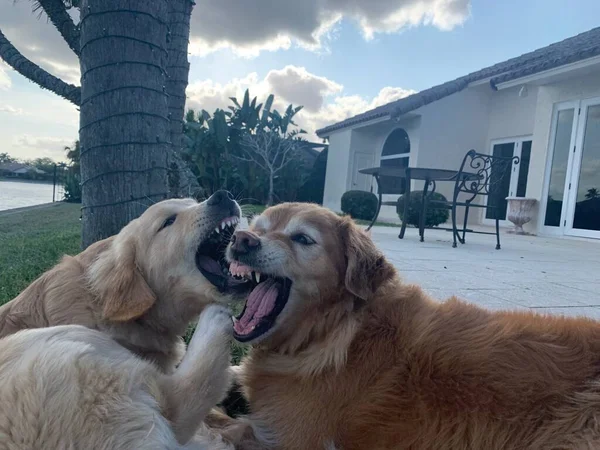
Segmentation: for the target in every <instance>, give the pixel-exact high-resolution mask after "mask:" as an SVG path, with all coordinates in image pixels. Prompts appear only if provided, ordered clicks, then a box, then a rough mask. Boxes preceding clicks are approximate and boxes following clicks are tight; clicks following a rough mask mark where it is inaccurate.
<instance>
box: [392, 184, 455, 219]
mask: <svg viewBox="0 0 600 450" xmlns="http://www.w3.org/2000/svg"><path fill="white" fill-rule="evenodd" d="M427 195H429V194H427ZM422 199H423V191H415V192H411V193H410V204H409V205H408V217H407V218H406V223H408V224H410V225H414V226H415V227H418V226H419V212H420V211H421V201H422ZM429 200H437V201H447V200H446V197H444V196H443V195H442V194H440V193H439V192H434V193H433V196H432V197H430V198H429ZM433 206H434V205H429V207H428V208H427V215H426V216H425V227H437V226H438V225H440V224H442V223H445V222H446V221H447V220H448V218H449V217H450V211H449V210H448V209H447V208H434V207H433ZM396 212H397V213H398V217H400V219H401V220H402V221H404V217H402V216H403V215H404V196H402V197H400V198H399V199H398V203H397V205H396Z"/></svg>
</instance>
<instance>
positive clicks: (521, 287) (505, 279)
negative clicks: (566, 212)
mask: <svg viewBox="0 0 600 450" xmlns="http://www.w3.org/2000/svg"><path fill="white" fill-rule="evenodd" d="M398 232H399V228H388V227H374V228H373V229H372V232H371V233H372V234H371V235H372V238H373V240H374V241H375V242H376V243H377V245H378V246H379V247H380V248H381V249H382V250H383V251H384V253H385V254H386V255H387V257H388V258H389V259H390V260H391V261H392V262H393V264H394V265H395V266H396V268H397V269H398V270H399V271H400V274H401V276H402V278H403V279H404V280H405V281H406V282H410V283H416V284H419V285H421V286H422V287H423V288H424V289H425V290H426V291H427V292H428V293H429V294H430V295H432V296H433V297H434V298H436V299H438V300H445V299H447V298H448V297H450V296H452V295H456V296H457V297H459V298H462V299H463V300H466V301H469V302H472V303H476V304H478V305H481V306H483V307H486V308H489V309H494V310H499V309H500V310H502V309H530V310H535V311H538V312H544V313H549V314H564V315H572V316H580V315H585V316H588V317H591V318H595V319H600V241H598V240H580V239H572V238H564V239H559V238H549V237H541V236H516V235H511V234H507V233H506V232H505V231H502V235H501V240H502V250H495V249H494V245H495V238H494V236H486V235H475V234H467V243H466V244H465V245H460V244H459V247H458V248H452V235H451V233H448V232H446V231H441V230H439V231H438V230H426V232H425V242H419V238H418V231H417V230H416V229H410V228H409V229H408V230H407V232H406V236H405V237H404V239H403V240H399V239H398V237H397V236H398Z"/></svg>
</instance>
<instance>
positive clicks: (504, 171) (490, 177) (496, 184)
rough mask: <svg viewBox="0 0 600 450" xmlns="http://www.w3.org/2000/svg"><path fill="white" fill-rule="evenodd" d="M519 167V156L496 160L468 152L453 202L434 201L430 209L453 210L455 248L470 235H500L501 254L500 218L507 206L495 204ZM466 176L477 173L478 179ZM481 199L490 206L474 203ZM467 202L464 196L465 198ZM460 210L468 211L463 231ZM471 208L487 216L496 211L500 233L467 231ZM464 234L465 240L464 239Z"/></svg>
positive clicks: (456, 183) (498, 237)
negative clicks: (504, 185)
mask: <svg viewBox="0 0 600 450" xmlns="http://www.w3.org/2000/svg"><path fill="white" fill-rule="evenodd" d="M517 164H519V157H518V156H511V157H508V156H495V155H486V154H484V153H477V152H476V151H475V150H470V151H469V152H467V154H466V155H465V157H464V158H463V161H462V163H461V165H460V169H459V172H458V176H457V177H456V181H455V185H454V195H453V198H452V202H444V201H430V202H428V206H429V207H430V208H449V209H451V210H452V234H453V243H452V247H456V246H457V243H456V241H457V240H458V241H459V242H460V243H461V244H464V243H465V235H466V233H476V234H490V235H494V234H495V235H496V250H500V217H499V216H500V214H501V208H502V206H504V207H506V206H505V204H504V203H502V202H500V204H496V203H494V202H495V201H496V200H497V199H498V196H501V191H500V189H501V188H502V183H503V181H504V180H505V178H506V177H507V176H510V172H511V169H512V167H513V165H517ZM463 173H465V174H466V173H471V174H472V173H475V174H476V175H477V177H465V176H463ZM461 193H464V194H466V195H467V199H466V200H459V198H458V197H459V195H461ZM477 197H487V199H488V200H487V202H482V203H474V200H475V199H477ZM463 198H464V196H463ZM459 206H464V207H465V216H464V220H463V226H462V228H460V229H459V228H458V227H457V224H456V209H457V207H459ZM471 208H483V209H484V210H485V211H486V212H487V211H493V215H494V217H493V219H494V220H495V221H496V232H495V233H492V232H488V231H475V230H472V229H468V228H467V222H468V220H469V211H470V209H471ZM461 234H462V236H461Z"/></svg>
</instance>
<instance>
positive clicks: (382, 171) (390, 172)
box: [359, 167, 480, 242]
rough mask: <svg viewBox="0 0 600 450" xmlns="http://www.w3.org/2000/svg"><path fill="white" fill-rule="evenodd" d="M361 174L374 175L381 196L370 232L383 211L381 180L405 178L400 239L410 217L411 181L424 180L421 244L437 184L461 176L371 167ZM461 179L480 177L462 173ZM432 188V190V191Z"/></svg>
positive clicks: (448, 172)
mask: <svg viewBox="0 0 600 450" xmlns="http://www.w3.org/2000/svg"><path fill="white" fill-rule="evenodd" d="M359 172H360V173H362V174H365V175H372V176H373V177H374V178H375V181H376V182H377V192H378V194H379V202H378V204H377V212H376V213H375V216H374V217H373V220H372V221H371V224H370V225H369V227H368V228H367V230H370V229H371V227H372V226H373V225H374V224H375V221H376V220H377V217H378V216H379V210H380V209H381V203H382V197H383V194H385V192H383V189H381V188H380V184H379V179H380V177H397V178H404V179H405V180H406V190H405V192H404V194H403V196H404V215H403V217H404V219H403V220H402V228H401V229H400V234H399V235H398V238H399V239H403V238H404V233H405V231H406V223H407V220H406V218H407V217H408V208H409V203H410V182H411V180H422V181H424V182H425V183H424V186H423V197H422V199H421V210H420V211H419V237H420V240H421V242H423V241H424V240H425V212H426V207H425V206H426V202H427V199H428V198H430V197H431V196H432V195H433V193H434V192H435V189H436V182H438V181H452V182H455V181H456V178H457V177H458V175H459V171H458V170H451V169H436V168H432V167H404V168H401V167H370V168H368V169H361V170H359ZM461 177H462V178H463V179H464V180H476V179H478V178H479V177H480V175H478V174H476V173H472V172H462V175H461ZM430 187H431V190H430Z"/></svg>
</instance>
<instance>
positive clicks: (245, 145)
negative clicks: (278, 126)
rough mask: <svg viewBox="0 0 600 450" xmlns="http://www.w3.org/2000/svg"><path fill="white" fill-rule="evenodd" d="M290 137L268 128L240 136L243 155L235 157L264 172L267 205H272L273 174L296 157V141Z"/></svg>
mask: <svg viewBox="0 0 600 450" xmlns="http://www.w3.org/2000/svg"><path fill="white" fill-rule="evenodd" d="M292 138H293V136H285V135H284V136H282V135H280V134H279V133H277V132H276V131H273V130H270V129H268V128H265V129H259V130H258V131H257V132H256V133H254V134H251V133H246V134H245V135H244V137H243V138H242V142H241V148H242V151H243V155H242V156H236V158H237V159H239V160H240V161H247V162H250V163H252V164H255V165H256V166H258V167H259V168H260V169H262V170H263V171H264V172H265V173H266V175H267V177H268V180H269V193H268V195H267V203H266V204H267V206H271V205H273V194H274V181H275V176H276V175H277V174H278V173H279V172H281V170H282V169H283V168H284V167H286V166H287V165H289V164H290V163H291V162H292V161H293V160H295V159H297V158H298V141H295V140H294V139H292Z"/></svg>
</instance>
